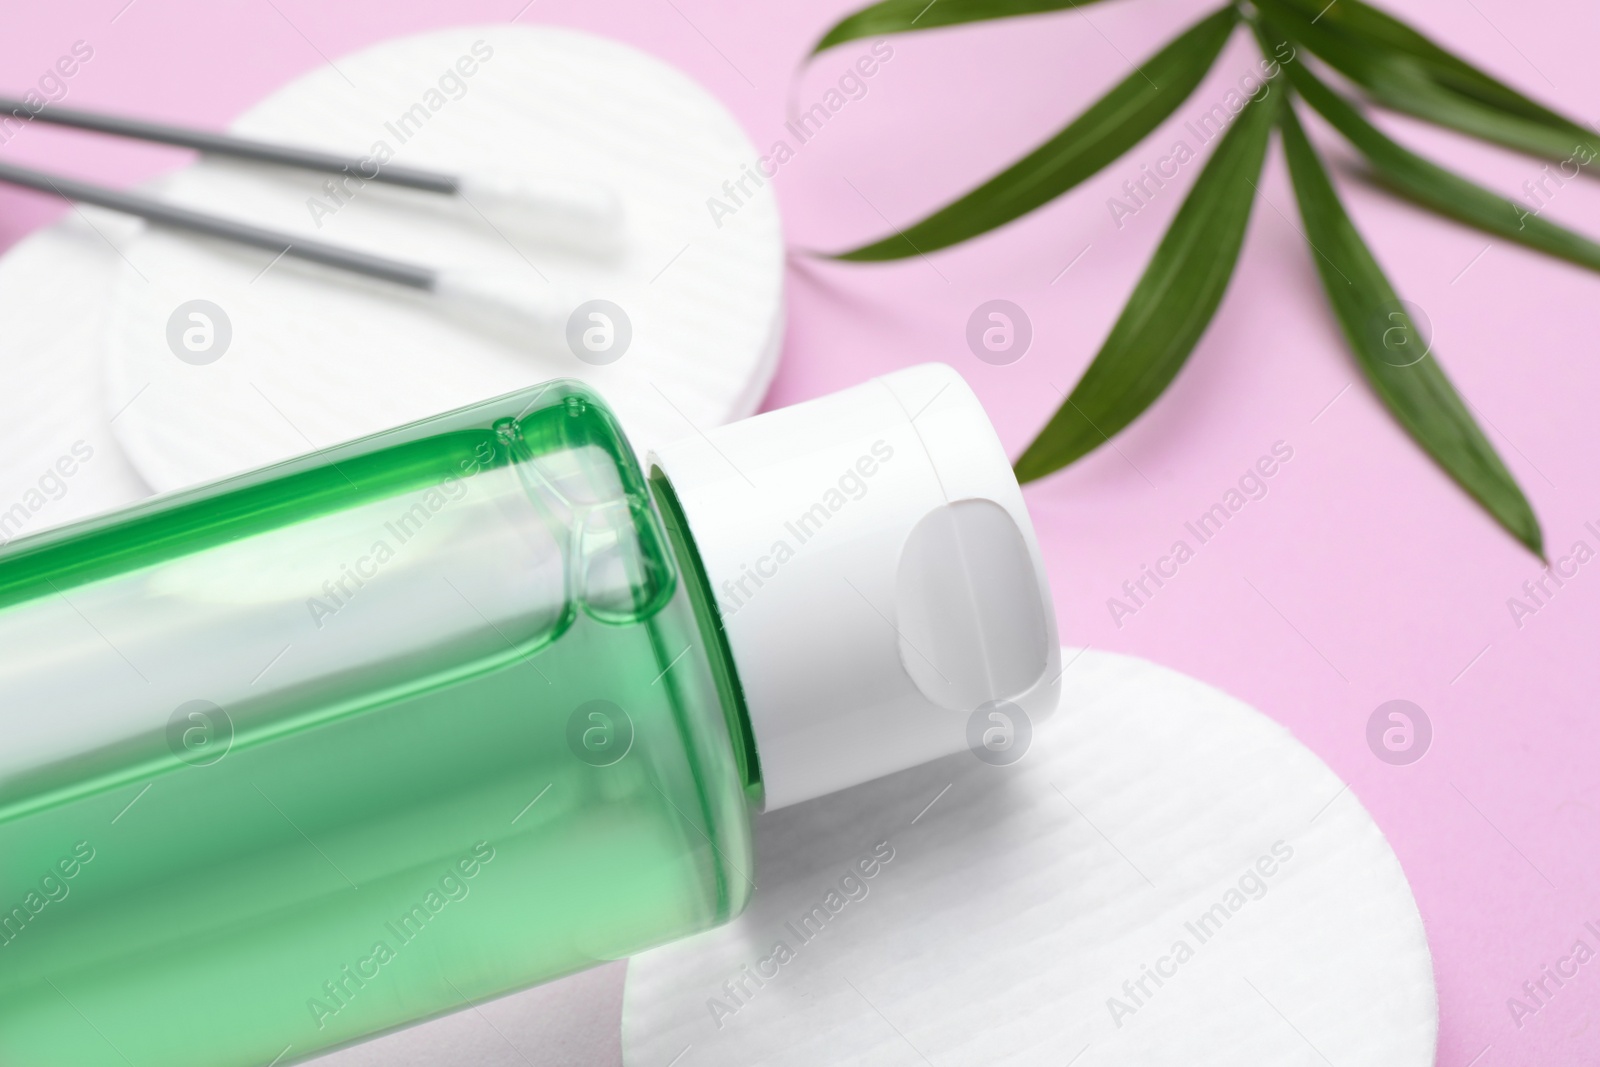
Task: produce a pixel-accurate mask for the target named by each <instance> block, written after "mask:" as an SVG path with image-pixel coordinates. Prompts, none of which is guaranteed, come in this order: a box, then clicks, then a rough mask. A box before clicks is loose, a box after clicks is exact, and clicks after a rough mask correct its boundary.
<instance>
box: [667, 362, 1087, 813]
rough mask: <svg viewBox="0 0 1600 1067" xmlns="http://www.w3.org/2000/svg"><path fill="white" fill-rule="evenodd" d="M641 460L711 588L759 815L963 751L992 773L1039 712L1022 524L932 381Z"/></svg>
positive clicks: (1041, 622) (1042, 624) (995, 467)
mask: <svg viewBox="0 0 1600 1067" xmlns="http://www.w3.org/2000/svg"><path fill="white" fill-rule="evenodd" d="M650 462H651V464H652V465H653V466H654V467H656V468H658V469H659V470H660V471H661V472H662V473H663V474H664V475H665V476H666V478H667V479H668V480H669V481H670V482H671V483H672V487H673V489H674V491H675V492H676V494H677V497H678V501H679V503H680V505H681V506H682V508H683V512H684V516H685V518H686V521H687V522H688V526H689V531H690V533H691V534H692V535H693V538H694V542H695V545H696V547H697V548H698V549H699V554H700V559H701V561H702V563H703V564H704V565H705V568H706V573H707V576H708V577H709V579H710V582H711V586H712V588H713V590H714V591H715V594H716V597H717V601H718V606H719V608H720V609H721V612H722V620H723V627H724V629H725V630H726V632H727V637H728V643H729V647H730V648H731V649H732V652H733V662H734V668H735V670H736V672H737V674H738V680H739V682H740V684H741V686H742V689H743V693H744V699H745V704H746V707H747V709H748V711H749V715H750V722H751V727H752V729H753V731H754V733H755V745H756V752H757V756H758V758H759V760H760V765H761V777H762V782H763V785H764V787H765V792H766V806H767V808H768V809H769V810H770V809H772V808H779V807H783V806H785V805H788V804H794V803H797V802H799V801H802V800H808V799H810V798H812V797H816V796H821V795H822V794H824V793H831V792H833V791H834V790H837V789H843V788H846V787H848V786H851V785H855V784H857V783H859V782H864V781H868V780H869V779H872V778H877V777H879V776H880V775H884V774H889V773H891V772H893V771H898V770H902V769H904V768H906V767H911V766H914V765H916V764H918V763H922V762H924V761H926V760H930V759H934V758H936V757H939V756H944V755H948V754H950V753H953V752H959V751H960V750H962V749H963V748H967V747H969V746H970V747H972V748H973V751H974V752H977V753H978V754H979V756H980V757H984V758H988V759H989V761H990V762H1006V761H1007V757H1006V755H1005V749H1006V748H1007V747H1008V746H1010V745H1013V744H1019V743H1020V746H1021V747H1023V748H1025V745H1026V739H1027V737H1028V735H1029V732H1031V724H1033V723H1037V722H1039V721H1040V720H1042V719H1043V718H1045V717H1046V716H1048V715H1049V714H1050V713H1051V712H1052V711H1054V709H1055V705H1056V699H1057V695H1058V693H1059V689H1060V674H1061V666H1060V659H1061V652H1060V648H1059V643H1058V641H1057V639H1056V624H1055V611H1054V608H1053V607H1052V605H1051V601H1050V589H1049V586H1048V584H1047V583H1046V580H1045V572H1044V563H1043V560H1042V558H1041V556H1040V554H1039V546H1038V543H1037V541H1036V540H1035V538H1034V533H1033V525H1032V523H1031V522H1030V521H1029V519H1028V513H1027V509H1026V508H1025V507H1024V505H1023V502H1022V492H1021V490H1020V489H1019V488H1018V487H1017V481H1016V478H1015V476H1014V475H1013V474H1012V471H1011V464H1010V462H1009V461H1008V460H1007V459H1006V455H1005V451H1004V450H1003V449H1002V448H1001V446H1000V440H999V438H998V437H996V435H995V432H994V428H993V427H992V426H991V425H990V424H989V419H988V417H987V416H986V415H985V414H984V411H983V407H982V406H981V405H980V404H979V403H978V399H977V397H975V396H974V395H973V393H972V390H971V389H970V388H969V387H968V386H967V384H966V382H964V381H962V380H961V377H960V376H959V375H958V374H957V373H956V372H955V371H954V370H952V369H951V368H950V367H947V366H945V365H943V364H938V363H929V364H924V365H922V366H918V367H912V368H909V369H907V370H903V371H897V372H896V373H894V374H890V375H886V376H885V377H882V378H877V379H874V380H873V381H870V382H867V383H866V384H864V385H859V386H856V387H854V388H851V389H846V390H844V391H843V392H839V393H835V394H833V395H831V396H826V397H821V398H819V399H817V400H812V401H809V402H807V403H803V404H797V405H795V406H793V407H788V408H783V409H781V410H779V411H772V412H768V413H766V414H764V415H758V416H756V417H755V418H751V419H746V420H744V421H742V422H736V423H731V424H729V425H726V426H722V427H719V428H717V429H714V430H710V431H707V432H706V433H703V434H699V435H697V436H693V437H688V438H684V439H682V440H679V441H675V442H673V443H672V444H670V445H667V446H665V447H663V448H661V449H659V450H658V451H656V452H655V453H652V455H651V458H650ZM1019 754H1020V753H1019Z"/></svg>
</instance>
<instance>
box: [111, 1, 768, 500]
mask: <svg viewBox="0 0 1600 1067" xmlns="http://www.w3.org/2000/svg"><path fill="white" fill-rule="evenodd" d="M232 129H233V132H235V133H238V134H240V135H244V136H248V137H254V138H258V139H261V140H271V141H277V142H281V143H285V144H293V145H301V146H306V147H313V148H323V149H326V150H329V151H338V152H342V153H345V154H353V155H356V156H360V157H366V158H369V159H372V160H374V161H375V162H377V161H380V157H383V156H385V155H387V157H388V160H389V161H390V162H392V163H393V164H394V165H397V166H400V165H403V166H408V167H426V168H433V169H437V170H443V171H446V172H450V173H461V174H469V175H480V176H481V175H487V176H490V177H488V178H485V179H483V180H480V181H478V183H477V184H475V185H472V186H471V187H470V188H471V189H476V190H478V192H479V193H481V194H483V195H482V196H480V197H479V199H483V200H484V203H483V205H482V206H483V208H484V210H483V211H482V212H481V213H480V212H479V210H478V209H477V207H476V206H474V204H473V203H462V202H460V201H458V200H456V199H455V198H447V197H439V196H435V195H431V194H427V193H420V192H414V191H411V190H405V189H395V188H392V187H387V186H381V185H379V184H377V183H370V182H368V183H361V182H359V181H358V180H350V181H345V182H343V183H342V185H341V184H338V183H335V185H334V187H332V188H330V187H329V185H328V184H327V183H328V182H329V181H330V179H329V176H327V175H321V174H310V173H304V172H299V171H293V170H285V169H281V168H275V167H269V166H264V165H254V164H252V165H245V164H239V163H236V162H228V161H221V160H213V159H202V160H201V161H200V162H198V163H196V164H195V165H193V166H191V167H188V168H186V169H184V170H181V171H179V172H176V173H174V174H172V175H169V176H167V177H166V178H164V179H163V180H162V181H160V182H158V183H155V186H154V188H155V190H156V191H157V192H158V193H159V194H160V195H162V196H164V197H168V198H170V199H172V200H174V201H178V202H181V203H183V204H185V205H187V206H190V207H195V208H199V209H203V210H207V211H212V212H216V213H221V214H226V215H228V216H230V217H233V218H239V219H244V220H248V221H251V222H254V223H256V224H258V225H264V226H269V227H272V228H275V229H281V230H288V231H291V232H293V233H296V234H299V235H302V236H304V237H307V238H315V239H318V240H322V241H327V242H332V243H337V244H340V245H345V246H349V247H354V248H358V249H362V250H365V251H368V252H373V253H378V254H383V255H387V256H390V257H394V258H399V259H405V260H409V261H411V262H414V263H418V264H423V265H428V266H434V267H441V268H447V269H450V270H452V271H455V272H459V274H460V275H461V276H473V277H477V278H480V279H483V280H484V281H486V282H489V283H492V284H493V285H494V286H496V287H509V288H512V289H517V290H519V291H526V292H527V293H528V294H529V297H530V300H535V301H538V302H539V303H541V305H545V304H548V305H549V306H552V307H555V308H556V309H557V310H558V312H559V314H558V316H557V318H558V319H560V320H562V321H557V322H555V324H554V328H553V329H552V330H550V331H546V332H545V334H543V335H540V336H533V335H532V332H531V331H530V332H522V333H518V332H516V331H515V330H512V329H508V328H507V327H506V325H505V324H503V323H498V322H495V321H490V319H489V318H488V317H487V316H483V317H477V316H474V315H473V314H472V313H471V312H470V311H469V312H468V313H466V314H464V315H463V314H462V313H460V312H459V311H458V312H455V313H452V312H450V311H449V310H448V309H447V308H445V307H443V306H441V305H442V303H443V302H442V301H440V300H439V299H437V298H434V297H430V296H428V295H426V294H422V293H416V292H412V291H408V290H405V289H401V288H398V287H395V286H390V285H387V284H385V283H382V282H376V281H369V280H366V279H360V278H353V277H349V276H346V275H344V274H341V273H339V272H337V271H334V270H332V269H330V268H323V267H317V266H312V265H306V264H304V263H302V262H299V261H296V260H294V259H292V258H285V259H282V260H279V261H276V262H274V256H273V254H272V253H271V252H263V251H258V250H253V249H248V248H239V247H235V246H231V245H225V244H222V243H219V242H216V241H211V240H205V239H200V238H196V237H193V236H189V235H183V234H175V233H170V232H165V231H162V230H159V229H154V228H152V229H147V230H143V231H142V232H141V233H140V234H139V235H138V236H137V237H136V238H135V239H134V240H132V241H131V242H128V243H126V244H124V245H123V246H122V250H123V252H124V253H125V254H126V256H127V258H128V260H129V262H130V263H131V264H132V265H133V269H130V270H127V271H124V272H122V273H121V274H120V275H118V276H117V277H116V279H115V281H114V284H113V286H112V290H113V292H112V294H111V295H112V299H111V312H110V314H109V316H108V320H107V324H106V352H105V358H106V364H105V366H106V375H107V383H108V384H107V391H106V404H107V405H108V407H109V408H110V410H113V411H116V410H122V409H123V408H124V406H125V410H124V411H123V413H122V414H121V415H120V416H119V417H118V419H117V421H116V422H115V424H114V427H113V428H114V430H115V432H116V435H117V438H118V440H119V441H120V442H121V443H122V445H123V446H124V447H125V449H126V451H127V453H128V455H129V457H130V458H131V459H132V461H133V463H134V465H135V466H136V467H137V468H138V470H139V471H140V473H141V474H143V476H144V477H145V479H146V480H147V481H149V483H150V484H151V485H152V486H154V487H155V488H156V489H158V490H165V489H172V488H175V487H178V486H182V485H187V484H190V483H193V482H196V481H200V480H203V479H207V478H213V477H218V476H221V475H224V474H228V473H231V472H234V471H238V470H241V469H246V468H250V467H256V466H260V465H262V464H265V463H269V462H272V461H274V460H278V459H282V458H285V457H287V456H290V455H294V454H299V453H303V452H307V451H310V450H312V449H314V448H322V447H326V446H327V445H330V444H333V443H335V442H338V441H342V440H346V439H349V438H352V437H357V436H360V435H362V434H366V433H370V432H373V431H376V430H380V429H383V428H385V427H388V426H393V425H396V424H399V423H404V422H408V421H411V420H413V419H416V418H420V417H423V416H426V415H429V414H433V413H435V412H439V411H443V410H447V409H449V408H453V407H456V406H459V405H462V404H466V403H469V402H472V401H474V400H479V399H482V398H484V397H488V396H493V395H496V394H499V393H503V392H507V391H510V390H512V389H516V388H520V387H523V386H526V385H530V384H534V383H538V382H541V381H546V380H549V379H551V378H555V377H581V378H583V379H585V380H588V381H590V382H592V383H593V384H594V385H595V386H597V387H598V388H599V389H600V390H601V392H602V393H603V394H604V395H605V396H606V397H607V399H608V400H609V401H610V402H611V403H612V405H613V406H614V407H615V408H616V410H617V412H618V414H619V416H620V418H621V419H622V422H623V425H624V426H625V427H626V428H627V430H628V432H629V434H630V437H631V438H632V440H633V443H634V444H635V446H636V447H638V448H640V449H641V450H643V449H646V448H648V447H650V446H651V445H653V444H655V443H659V442H662V441H665V440H668V439H671V438H673V437H676V436H681V435H685V434H691V433H693V432H695V428H696V427H704V426H711V425H717V424H720V423H722V422H726V421H728V420H731V419H735V418H740V417H742V416H744V415H747V414H750V413H751V412H753V411H754V410H755V408H756V406H757V405H758V404H759V402H760V399H761V397H762V395H763V394H764V393H765V391H766V387H767V384H768V382H769V381H770V379H771V376H772V373H773V370H774V369H775V364H776V358H777V351H778V346H779V343H780V341H781V334H782V298H781V294H782V273H783V242H782V233H781V231H780V228H779V224H778V217H777V210H776V207H775V204H774V199H773V197H772V195H771V191H770V189H768V188H765V187H757V186H756V185H755V184H754V182H752V181H749V180H746V184H745V189H746V192H747V193H749V194H751V195H750V196H749V197H748V198H747V199H744V200H743V203H742V205H741V207H740V208H739V210H737V211H736V212H735V213H733V214H732V215H725V214H724V215H723V216H722V217H721V218H719V219H715V220H714V219H713V218H712V217H711V215H710V214H709V213H708V211H707V209H706V201H707V199H708V198H709V197H711V196H713V195H717V196H719V197H725V195H726V194H725V193H724V192H723V184H724V183H725V182H728V181H730V180H731V181H735V182H737V181H738V180H739V179H740V178H741V177H742V176H743V175H744V174H745V173H746V172H747V171H748V170H749V168H750V165H751V161H752V160H754V159H755V158H756V156H757V155H758V153H757V152H756V150H755V148H754V147H753V146H752V145H751V144H750V142H749V140H748V139H747V138H746V136H745V135H744V133H743V131H742V130H741V129H740V128H739V126H738V124H737V123H736V122H735V121H734V119H733V118H732V116H731V115H729V114H728V112H727V111H726V109H725V108H723V106H722V105H721V104H720V103H718V102H717V101H716V100H715V99H714V98H712V97H711V96H710V95H709V94H708V93H706V92H705V90H703V89H701V88H700V87H699V86H698V85H696V84H695V83H694V82H692V81H691V80H690V79H689V78H688V77H686V76H685V75H683V74H682V73H680V72H679V71H677V70H675V69H673V68H671V67H669V66H667V65H666V64H664V63H661V62H660V61H658V60H655V59H653V58H651V57H649V56H647V55H645V54H643V53H641V52H638V51H636V50H634V49H632V48H629V47H627V46H624V45H621V44H617V43H615V42H612V41H608V40H605V39H603V38H599V37H595V36H592V35H590V34H586V33H580V32H576V31H571V30H561V29H551V28H534V27H521V26H484V27H477V28H472V27H468V28H464V29H451V30H445V31H440V32H436V33H429V34H424V35H421V36H416V37H409V38H404V39H400V40H395V41H389V42H385V43H383V44H379V45H376V46H374V47H372V48H368V49H366V50H364V51H362V52H359V53H356V54H355V55H351V56H346V57H342V58H339V59H338V60H336V66H334V65H324V66H322V67H320V68H319V69H317V70H314V71H312V72H311V73H309V74H306V75H304V76H303V77H301V78H299V79H297V80H295V81H294V82H292V83H290V84H289V85H287V86H285V87H284V88H283V89H281V90H279V91H278V92H276V93H274V94H273V95H272V96H270V97H268V98H267V99H266V100H264V101H263V102H262V103H260V104H258V105H257V106H256V107H254V108H252V109H251V110H250V111H249V112H247V113H246V114H244V115H243V116H241V117H240V118H239V120H238V121H237V122H235V123H234V125H233V127H232ZM357 177H358V178H359V175H358V176H357ZM508 178H514V179H518V180H522V179H526V181H527V182H528V183H530V184H532V185H534V186H536V187H537V186H540V185H548V186H549V187H551V188H555V189H567V190H573V189H576V190H580V191H581V190H582V189H584V188H592V189H595V190H598V191H599V192H600V194H601V196H602V197H608V196H609V197H612V198H614V200H615V202H616V204H617V205H618V206H619V207H620V211H621V217H622V227H621V233H620V239H619V242H618V244H617V247H615V248H610V247H608V245H609V242H608V241H605V240H598V239H597V240H595V241H593V242H590V244H591V245H592V247H590V246H586V245H585V241H584V239H583V235H582V234H581V233H580V234H578V235H577V236H576V237H574V235H573V234H560V233H546V234H545V235H544V236H540V235H538V234H532V235H530V234H529V233H528V232H527V228H526V227H519V226H517V225H515V223H516V221H517V220H515V219H509V218H507V217H506V216H504V215H503V214H499V215H497V214H496V212H495V211H494V210H492V208H493V205H492V204H491V203H490V200H491V199H492V198H487V199H485V198H486V197H487V196H488V194H487V193H485V192H484V190H490V191H492V189H493V188H494V187H496V186H495V183H497V182H504V181H506V180H508ZM472 195H474V194H472V193H471V192H470V191H469V199H470V198H471V196H472ZM201 301H203V302H204V303H196V302H201ZM594 308H599V309H601V311H602V312H603V313H604V314H605V316H606V318H605V319H604V320H600V319H593V318H592V317H591V316H590V315H589V314H588V311H589V310H593V309H594ZM197 311H198V313H199V314H200V315H201V316H202V317H200V318H195V317H194V315H195V313H196V312H197ZM569 313H570V314H571V315H572V318H571V321H566V319H567V316H568V315H569ZM597 324H598V327H597ZM594 328H600V329H602V330H603V331H609V332H608V333H607V334H606V337H607V338H609V339H610V340H609V341H608V343H609V344H612V345H613V346H614V347H612V348H610V349H609V350H608V351H607V352H606V354H605V357H604V358H594V357H593V352H592V350H591V349H587V348H585V347H584V344H585V342H584V340H583V339H584V338H585V337H586V336H588V337H595V336H598V335H593V334H587V333H586V331H589V330H591V329H594ZM616 338H622V340H623V343H622V344H621V345H616V343H615V339H616ZM569 339H570V340H569ZM186 346H188V347H187V348H186ZM618 348H620V349H621V350H620V351H618Z"/></svg>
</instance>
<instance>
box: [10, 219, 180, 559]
mask: <svg viewBox="0 0 1600 1067" xmlns="http://www.w3.org/2000/svg"><path fill="white" fill-rule="evenodd" d="M135 228H136V224H134V223H130V222H128V221H127V220H125V219H122V218H120V217H119V216H115V215H111V214H108V213H105V212H100V211H97V210H95V209H93V208H85V209H84V210H83V212H82V213H81V214H79V213H75V212H74V213H69V214H68V215H67V216H66V217H65V218H64V219H62V220H61V221H60V222H57V223H56V224H55V225H53V226H50V227H47V228H46V229H43V230H40V231H38V232H36V233H33V234H30V235H29V236H28V237H26V238H24V239H23V240H21V241H19V242H17V244H15V245H14V246H12V248H11V249H10V250H9V251H7V252H6V254H5V256H4V257H3V258H0V322H3V323H5V329H3V330H0V456H3V457H4V462H3V463H0V542H5V541H9V540H11V539H12V538H14V537H18V536H21V535H23V534H28V533H35V532H37V531H39V530H43V529H45V528H46V527H49V526H57V525H60V524H61V523H63V522H69V521H71V520H73V519H78V518H82V517H83V516H85V515H92V514H94V513H95V512H98V511H103V510H105V509H107V508H112V507H117V506H119V505H121V504H126V503H129V502H130V501H133V500H137V499H139V498H140V497H143V496H147V495H149V492H150V490H149V489H148V488H146V486H145V485H144V483H143V482H142V481H141V480H140V478H139V476H138V474H137V473H135V472H134V470H133V468H132V467H131V466H129V464H128V461H127V459H126V458H124V456H123V455H122V450H121V449H120V448H119V447H118V446H117V443H116V441H115V440H114V439H113V438H112V435H111V429H110V426H109V425H108V424H107V420H108V418H109V417H110V416H109V415H108V413H107V411H106V409H105V408H106V405H105V395H104V382H103V380H102V378H101V375H100V366H101V338H102V336H103V332H104V324H105V316H106V299H105V298H106V295H107V294H108V293H109V292H110V289H111V286H112V282H113V279H114V278H115V277H116V276H117V274H118V272H121V271H128V270H129V268H128V265H127V264H126V263H124V262H123V261H122V259H121V258H120V257H119V256H118V255H117V252H116V249H115V248H113V247H112V245H111V244H109V243H108V240H118V239H126V238H127V237H129V236H130V235H131V234H132V232H133V230H134V229H135ZM129 273H130V274H131V273H132V272H131V271H129ZM112 414H114V412H113V413H112Z"/></svg>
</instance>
